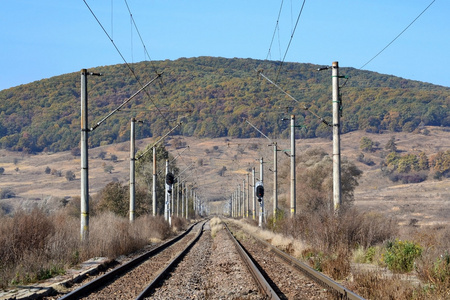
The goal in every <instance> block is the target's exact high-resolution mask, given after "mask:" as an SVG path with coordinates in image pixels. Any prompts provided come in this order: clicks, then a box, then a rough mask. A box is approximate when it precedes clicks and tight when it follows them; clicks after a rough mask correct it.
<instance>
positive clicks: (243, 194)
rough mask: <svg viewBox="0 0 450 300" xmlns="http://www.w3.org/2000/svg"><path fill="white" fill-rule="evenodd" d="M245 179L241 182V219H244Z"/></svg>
mask: <svg viewBox="0 0 450 300" xmlns="http://www.w3.org/2000/svg"><path fill="white" fill-rule="evenodd" d="M245 202H246V201H245V179H243V180H242V217H243V218H245V211H246V208H245Z"/></svg>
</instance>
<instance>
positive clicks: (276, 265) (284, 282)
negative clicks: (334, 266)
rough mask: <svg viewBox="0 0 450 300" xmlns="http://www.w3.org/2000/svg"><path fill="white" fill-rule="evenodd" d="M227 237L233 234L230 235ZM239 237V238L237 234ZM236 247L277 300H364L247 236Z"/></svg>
mask: <svg viewBox="0 0 450 300" xmlns="http://www.w3.org/2000/svg"><path fill="white" fill-rule="evenodd" d="M227 229H228V226H227ZM234 229H235V231H237V230H240V229H239V228H234ZM230 234H232V233H231V232H230ZM235 234H236V233H235ZM240 236H242V235H241V234H240ZM254 241H256V243H254ZM237 243H239V244H240V245H242V246H243V247H245V251H247V252H248V254H249V255H251V257H252V259H253V261H254V262H255V264H257V266H258V268H259V269H260V271H261V272H262V273H263V274H265V276H266V278H269V281H270V286H271V288H272V290H273V291H275V292H276V294H277V296H278V297H279V299H351V300H363V299H364V298H362V297H361V296H359V295H357V294H355V293H353V292H352V291H350V290H349V289H347V288H345V287H344V286H342V285H340V284H339V283H337V282H335V281H334V280H332V279H331V278H329V277H327V276H325V275H324V274H322V273H320V272H317V271H316V270H314V269H312V268H311V267H309V266H308V265H307V264H305V263H303V262H301V261H299V260H297V259H295V258H294V257H292V256H290V255H288V254H287V253H285V252H283V251H281V250H279V249H278V248H276V247H274V246H272V245H271V244H269V243H267V242H266V241H264V240H261V239H259V238H258V237H256V236H254V235H252V234H250V233H248V232H246V233H245V237H241V238H240V239H239V241H237ZM293 270H296V271H299V272H301V274H304V275H305V276H299V275H300V273H299V272H294V271H293ZM311 280H312V281H313V282H314V283H316V284H318V285H320V286H321V287H322V288H323V289H321V290H318V289H314V288H313V287H314V283H312V282H311ZM310 288H311V289H310ZM325 291H326V292H325ZM274 299H276V298H274Z"/></svg>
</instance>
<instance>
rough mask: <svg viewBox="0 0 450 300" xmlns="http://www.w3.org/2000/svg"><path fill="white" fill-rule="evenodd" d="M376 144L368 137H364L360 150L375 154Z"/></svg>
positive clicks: (360, 142) (360, 143)
mask: <svg viewBox="0 0 450 300" xmlns="http://www.w3.org/2000/svg"><path fill="white" fill-rule="evenodd" d="M374 146H375V143H374V142H373V141H372V140H371V139H370V138H368V137H366V136H363V137H362V138H361V140H360V141H359V149H361V151H364V152H374V151H375V148H374Z"/></svg>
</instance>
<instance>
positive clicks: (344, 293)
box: [247, 232, 364, 300]
mask: <svg viewBox="0 0 450 300" xmlns="http://www.w3.org/2000/svg"><path fill="white" fill-rule="evenodd" d="M247 234H248V235H250V236H251V237H253V238H254V239H255V240H256V241H257V242H259V243H260V244H261V245H263V246H265V247H267V248H268V249H269V250H270V251H272V252H273V253H274V254H275V255H277V256H278V257H279V258H281V259H283V260H284V261H286V262H287V263H288V264H289V265H291V266H292V267H294V268H296V269H297V270H299V271H301V272H302V273H303V274H305V275H306V276H308V277H309V278H311V279H312V280H314V281H315V282H317V283H318V284H319V285H321V286H323V287H325V288H327V289H328V290H329V291H330V292H331V293H332V294H333V295H335V296H336V298H337V299H350V300H364V298H363V297H361V296H359V295H357V294H355V293H354V292H352V291H351V290H349V289H347V288H346V287H344V286H342V285H340V284H339V283H337V282H336V281H334V280H333V279H331V278H329V277H328V276H326V275H324V274H322V273H320V272H318V271H316V270H314V269H313V268H311V267H310V266H308V265H307V264H305V263H303V262H301V261H299V260H298V259H296V258H294V257H292V256H290V255H289V254H287V253H285V252H283V251H281V250H280V249H278V248H276V247H274V246H272V245H271V244H269V243H268V242H266V241H264V240H261V239H260V238H258V237H256V236H254V235H253V234H251V233H249V232H247Z"/></svg>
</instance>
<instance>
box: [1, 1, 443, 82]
mask: <svg viewBox="0 0 450 300" xmlns="http://www.w3.org/2000/svg"><path fill="white" fill-rule="evenodd" d="M86 2H87V3H88V4H89V6H90V7H91V8H92V10H93V11H94V13H95V14H96V16H97V17H98V19H99V20H100V22H101V23H102V25H103V26H104V28H105V30H106V31H107V32H108V34H109V35H110V36H111V37H112V38H113V40H114V42H115V43H116V45H117V47H118V48H119V50H120V52H121V53H122V55H123V56H124V57H125V59H126V60H127V62H129V63H131V62H139V61H143V60H147V59H148V58H147V57H146V55H145V52H144V49H143V46H142V43H141V41H140V39H139V37H138V34H137V32H136V30H135V29H134V27H132V25H131V21H130V15H129V13H128V10H127V8H126V5H125V1H123V0H86ZM127 2H128V5H129V7H130V9H131V12H132V14H133V18H134V21H135V22H136V24H137V26H138V29H139V31H140V34H141V36H142V39H143V41H144V43H145V46H146V49H147V51H148V53H149V55H150V57H151V59H152V60H165V59H170V60H175V59H177V58H180V57H196V56H220V57H228V58H232V57H238V58H255V59H266V58H269V59H272V60H280V59H282V58H283V56H284V54H285V52H286V49H287V45H288V42H289V40H290V37H291V35H292V30H293V28H294V25H295V22H296V20H297V17H298V14H299V11H300V8H301V6H302V3H303V1H300V0H297V1H293V0H284V1H283V9H282V12H281V15H280V18H279V20H278V27H277V30H276V34H275V39H274V40H273V44H272V47H271V48H270V49H271V51H270V55H268V54H269V47H270V44H271V40H272V35H273V33H274V30H275V28H276V26H275V25H276V22H277V17H278V12H279V9H280V4H281V1H280V0H279V1H268V0H239V1H236V0H227V1H218V0H196V1H188V0H146V1H144V0H127ZM431 2H432V0H396V1H392V0H377V1H373V0H371V1H369V0H307V1H306V2H305V5H304V9H303V12H302V14H301V17H300V20H299V23H298V26H297V29H296V31H295V34H294V35H293V39H292V42H291V45H290V47H289V51H288V52H287V56H286V59H285V61H287V62H302V63H314V64H321V65H330V64H331V63H332V62H333V61H338V62H339V65H340V66H341V67H354V68H361V67H362V66H363V65H364V64H365V63H367V62H368V61H369V60H370V59H371V58H372V57H374V56H375V55H376V54H377V53H378V52H379V51H380V50H381V49H383V48H384V47H385V46H386V45H387V44H388V43H389V42H391V41H392V40H393V39H394V38H395V37H396V36H397V35H398V34H399V33H400V32H401V31H402V30H404V29H405V28H406V26H408V25H409V24H410V23H411V22H412V21H413V20H414V19H415V18H416V17H417V16H418V15H419V14H420V13H421V12H422V11H423V10H424V9H425V8H426V7H427V6H428V5H429V4H430V3H431ZM0 7H1V9H0V32H1V34H0V67H1V70H2V71H1V72H0V90H2V89H6V88H9V87H13V86H17V85H20V84H26V83H29V82H32V81H35V80H40V79H43V78H49V77H52V76H56V75H60V74H65V73H70V72H78V71H80V70H81V69H82V68H88V69H92V70H94V68H95V67H96V66H103V65H113V64H119V63H123V60H122V58H121V57H120V55H119V54H118V52H117V51H116V49H115V48H114V46H113V45H112V43H111V42H110V40H109V39H108V37H107V36H106V34H105V33H104V32H103V30H102V28H101V27H100V26H99V25H98V23H97V21H96V20H95V19H94V17H93V16H92V14H91V12H90V11H89V9H88V8H87V6H86V5H85V3H84V2H83V0H76V1H56V0H53V1H47V0H40V1H35V0H33V1H32V0H14V1H12V0H9V1H8V0H3V1H2V2H1V4H0ZM449 12H450V1H448V0H436V1H435V2H434V3H433V4H432V5H431V6H430V8H429V9H428V10H427V11H426V12H425V13H424V14H423V15H422V16H421V17H420V18H419V19H418V20H417V21H416V22H415V23H414V24H413V25H411V27H410V28H409V29H408V30H407V31H406V32H405V33H404V34H403V35H402V36H400V37H399V38H398V39H397V40H396V41H395V42H394V43H393V44H392V45H391V46H390V47H388V48H387V49H386V50H385V51H384V52H383V53H381V54H380V55H379V56H378V57H377V58H375V59H374V60H373V61H372V62H371V63H370V64H368V65H366V66H365V67H364V69H365V70H369V71H375V72H378V73H383V74H390V75H395V76H399V77H403V78H407V79H413V80H420V81H424V82H430V83H434V84H438V85H444V86H447V87H450V76H449V75H448V70H447V68H448V66H450V18H449V17H448V13H449Z"/></svg>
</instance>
